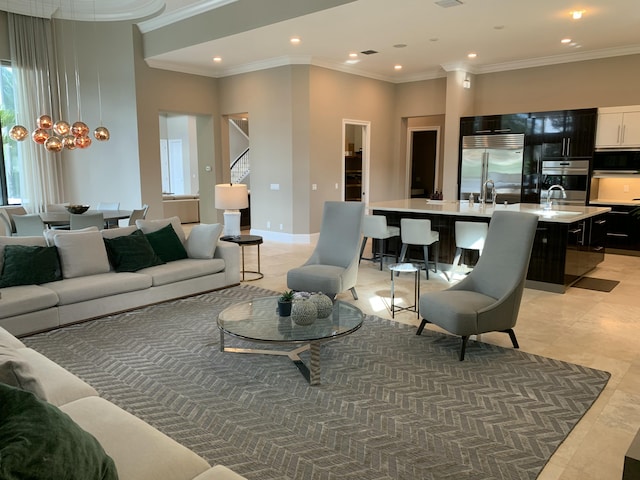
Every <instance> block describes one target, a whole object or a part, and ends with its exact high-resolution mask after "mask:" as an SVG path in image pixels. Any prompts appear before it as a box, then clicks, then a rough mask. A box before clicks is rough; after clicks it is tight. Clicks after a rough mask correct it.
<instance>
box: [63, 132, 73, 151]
mask: <svg viewBox="0 0 640 480" xmlns="http://www.w3.org/2000/svg"><path fill="white" fill-rule="evenodd" d="M62 146H63V147H64V148H66V149H67V150H75V149H76V137H74V136H73V135H65V136H64V137H62Z"/></svg>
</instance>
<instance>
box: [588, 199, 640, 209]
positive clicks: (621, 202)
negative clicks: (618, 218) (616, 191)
mask: <svg viewBox="0 0 640 480" xmlns="http://www.w3.org/2000/svg"><path fill="white" fill-rule="evenodd" d="M589 203H590V204H591V205H614V206H615V205H624V206H627V207H638V206H640V200H636V201H633V200H629V201H625V200H613V199H608V198H598V199H596V200H591V201H590V202H589Z"/></svg>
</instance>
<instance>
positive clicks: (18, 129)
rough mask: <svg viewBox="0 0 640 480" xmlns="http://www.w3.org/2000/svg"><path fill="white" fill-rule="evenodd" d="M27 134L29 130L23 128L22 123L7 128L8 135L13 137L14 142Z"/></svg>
mask: <svg viewBox="0 0 640 480" xmlns="http://www.w3.org/2000/svg"><path fill="white" fill-rule="evenodd" d="M27 135H29V130H27V129H26V128H24V127H23V126H22V125H14V126H13V127H11V130H9V136H10V137H11V138H13V139H14V140H15V141H16V142H21V141H23V140H24V139H25V138H27Z"/></svg>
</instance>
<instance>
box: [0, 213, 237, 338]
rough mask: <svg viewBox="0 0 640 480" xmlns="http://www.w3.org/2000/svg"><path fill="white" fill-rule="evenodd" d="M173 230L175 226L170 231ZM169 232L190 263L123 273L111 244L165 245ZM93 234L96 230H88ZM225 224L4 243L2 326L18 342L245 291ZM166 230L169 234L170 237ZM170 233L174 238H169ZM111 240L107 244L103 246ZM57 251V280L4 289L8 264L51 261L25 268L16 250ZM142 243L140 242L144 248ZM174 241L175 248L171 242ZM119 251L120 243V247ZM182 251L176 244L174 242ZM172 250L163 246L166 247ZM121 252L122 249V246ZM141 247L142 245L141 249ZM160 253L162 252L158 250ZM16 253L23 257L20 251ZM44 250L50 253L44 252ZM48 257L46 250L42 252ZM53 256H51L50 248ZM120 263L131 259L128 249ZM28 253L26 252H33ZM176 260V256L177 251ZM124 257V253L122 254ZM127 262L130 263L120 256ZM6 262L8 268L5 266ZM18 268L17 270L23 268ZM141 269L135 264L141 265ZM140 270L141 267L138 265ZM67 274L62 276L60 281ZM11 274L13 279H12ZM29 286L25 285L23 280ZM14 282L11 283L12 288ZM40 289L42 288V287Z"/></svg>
mask: <svg viewBox="0 0 640 480" xmlns="http://www.w3.org/2000/svg"><path fill="white" fill-rule="evenodd" d="M169 226H170V227H169ZM167 229H169V230H173V231H174V232H175V233H174V235H173V238H174V239H175V237H176V236H177V238H178V239H179V241H180V243H181V244H182V247H183V251H184V252H186V255H184V254H183V255H182V256H186V258H180V259H177V260H175V259H173V258H171V260H170V261H166V262H164V263H162V264H157V265H153V263H152V265H153V266H148V267H145V268H141V269H136V270H135V271H122V269H118V268H117V266H114V259H113V258H112V257H113V255H111V253H112V252H111V251H109V252H107V248H110V247H108V246H105V243H107V242H111V243H110V244H114V242H113V241H114V239H120V237H130V238H127V239H124V240H122V239H120V240H115V242H116V243H118V242H119V243H118V244H120V243H126V242H131V241H133V240H135V241H136V242H138V240H140V241H143V240H142V239H141V238H138V237H144V238H145V239H146V238H148V239H151V238H152V237H153V238H156V242H157V241H158V240H157V238H160V239H161V240H162V241H164V239H165V238H168V236H167V235H165V233H166V231H167ZM86 230H88V231H86ZM220 230H221V227H220V226H219V225H217V224H216V225H196V226H194V227H193V229H192V230H191V233H190V235H189V236H188V237H186V236H185V234H184V231H183V230H182V227H181V225H180V219H179V218H178V217H172V218H168V219H162V220H139V221H138V223H137V226H131V227H122V228H115V229H109V230H102V231H101V232H98V230H97V229H94V231H92V230H91V229H85V230H82V231H66V232H64V231H48V232H46V237H47V238H45V236H42V237H0V272H1V275H0V327H4V328H5V329H6V330H8V331H9V332H11V333H12V334H14V335H16V336H21V335H27V334H30V333H35V332H39V331H44V330H49V329H53V328H57V327H60V326H63V325H68V324H71V323H76V322H79V321H83V320H88V319H92V318H97V317H101V316H105V315H109V314H112V313H116V312H121V311H125V310H130V309H133V308H137V307H141V306H144V305H149V304H153V303H158V302H162V301H166V300H170V299H175V298H180V297H184V296H189V295H194V294H197V293H202V292H206V291H211V290H216V289H220V288H225V287H229V286H232V285H237V284H238V283H239V282H240V259H239V258H240V256H239V247H238V245H236V244H234V243H230V242H224V241H221V240H218V236H219V234H220ZM163 232H165V233H163ZM169 233H170V232H169ZM104 239H107V240H106V242H105V241H103V240H104ZM47 240H48V242H49V244H50V245H49V246H50V247H51V246H55V249H56V251H57V253H58V258H59V261H60V269H61V272H58V275H57V276H55V278H56V279H55V280H53V281H45V282H41V281H36V282H35V283H29V284H22V285H15V286H7V287H2V285H3V283H2V282H3V279H4V280H5V281H7V278H5V277H6V276H8V273H7V270H8V268H5V267H6V266H7V263H9V264H11V265H12V266H13V267H14V270H15V269H18V270H21V271H22V272H25V271H26V272H30V271H31V270H32V269H35V270H37V269H41V268H44V267H43V266H42V265H45V264H46V263H47V262H46V261H36V265H35V266H33V267H28V266H27V267H25V266H24V264H21V263H20V261H27V264H28V261H29V258H27V259H26V260H24V258H22V259H21V260H20V259H16V260H15V261H14V257H6V256H5V250H7V246H9V245H25V246H31V247H46V246H47ZM138 243H139V242H138ZM169 243H170V242H169ZM114 245H115V244H114ZM171 245H172V246H174V247H178V245H176V242H174V243H173V244H171ZM161 247H162V248H164V246H163V245H161ZM114 248H115V247H114ZM136 248H137V247H136ZM154 248H155V247H154ZM9 250H10V253H15V254H16V255H18V253H20V252H17V253H16V252H15V251H16V250H18V249H16V248H14V247H11V248H10V249H9ZM40 250H42V249H40ZM40 253H42V252H40ZM46 253H47V254H49V253H51V252H50V251H48V250H47V252H46ZM116 253H117V254H118V255H120V257H123V256H124V257H126V254H127V251H126V249H125V253H124V254H122V253H121V252H120V251H117V252H116ZM25 255H26V254H25ZM169 255H170V256H171V255H173V252H171V251H170V252H169ZM116 256H117V255H116ZM143 257H144V254H141V253H140V252H139V251H138V250H133V253H131V255H130V257H129V258H124V261H123V262H121V263H120V266H122V267H123V268H124V269H125V270H130V269H131V268H135V267H131V268H129V267H130V266H129V265H126V267H127V268H125V265H124V264H125V263H127V262H128V261H129V260H131V259H134V260H135V261H137V260H138V259H142V258H143ZM120 260H122V258H120ZM3 261H4V265H3ZM16 262H17V265H16ZM134 263H135V262H134ZM138 266H139V265H138ZM118 270H120V271H118ZM60 273H61V275H60ZM5 274H7V275H5ZM20 281H24V280H23V279H18V282H20ZM5 283H6V282H5ZM36 283H37V284H36Z"/></svg>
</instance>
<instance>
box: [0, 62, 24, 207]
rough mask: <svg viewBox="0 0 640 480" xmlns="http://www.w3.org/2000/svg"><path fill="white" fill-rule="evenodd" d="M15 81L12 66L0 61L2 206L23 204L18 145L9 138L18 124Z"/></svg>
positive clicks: (0, 192) (0, 200)
mask: <svg viewBox="0 0 640 480" xmlns="http://www.w3.org/2000/svg"><path fill="white" fill-rule="evenodd" d="M14 98H15V97H14V81H13V71H12V69H11V64H10V63H9V62H6V61H0V129H1V131H2V150H0V204H1V205H15V204H20V203H22V195H21V188H20V184H21V181H20V180H21V175H22V163H21V161H20V156H19V154H18V145H17V144H16V142H15V141H14V140H12V139H11V138H10V137H9V130H10V129H11V127H13V126H14V125H15V123H16V111H15V100H14Z"/></svg>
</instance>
